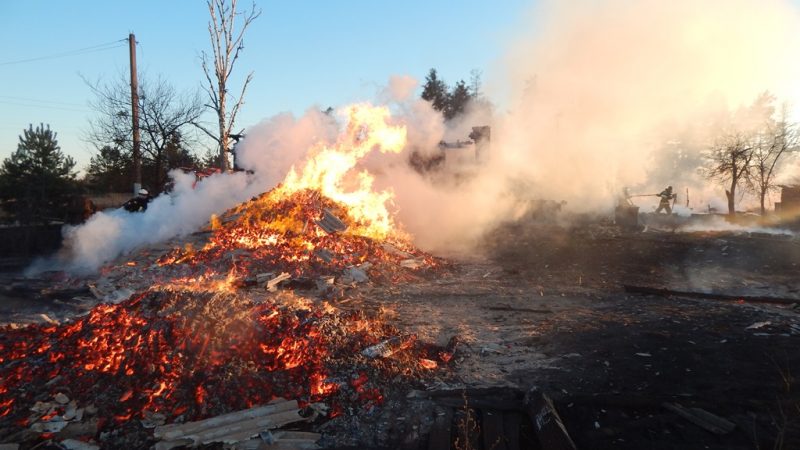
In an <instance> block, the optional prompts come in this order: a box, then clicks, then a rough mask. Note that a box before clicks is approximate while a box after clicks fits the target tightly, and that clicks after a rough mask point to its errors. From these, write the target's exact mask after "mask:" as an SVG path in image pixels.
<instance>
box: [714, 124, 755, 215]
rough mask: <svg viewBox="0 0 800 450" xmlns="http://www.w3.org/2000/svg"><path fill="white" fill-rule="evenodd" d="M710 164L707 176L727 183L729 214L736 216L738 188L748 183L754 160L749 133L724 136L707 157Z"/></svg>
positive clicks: (731, 133)
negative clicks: (744, 182)
mask: <svg viewBox="0 0 800 450" xmlns="http://www.w3.org/2000/svg"><path fill="white" fill-rule="evenodd" d="M706 157H707V159H708V161H709V164H708V166H707V167H706V168H705V171H704V172H705V175H706V177H708V178H709V179H714V180H718V181H720V182H722V183H726V184H727V185H728V188H727V189H726V190H725V196H726V197H727V198H728V214H730V215H731V216H733V215H735V214H736V205H735V199H736V188H737V187H738V186H739V184H740V183H741V182H743V181H747V180H748V179H749V178H748V173H749V172H750V170H751V161H752V160H753V139H752V136H751V135H750V134H748V133H744V132H740V131H733V132H728V133H726V134H724V135H723V136H722V137H720V138H719V139H717V141H716V142H715V143H714V144H713V145H712V146H711V149H710V152H709V153H708V154H707V155H706Z"/></svg>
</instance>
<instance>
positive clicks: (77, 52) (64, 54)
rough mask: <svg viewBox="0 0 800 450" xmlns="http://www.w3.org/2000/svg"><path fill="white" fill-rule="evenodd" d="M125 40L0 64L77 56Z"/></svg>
mask: <svg viewBox="0 0 800 450" xmlns="http://www.w3.org/2000/svg"><path fill="white" fill-rule="evenodd" d="M127 41H128V38H125V39H119V40H116V41H112V42H106V43H105V44H98V45H93V46H91V47H84V48H79V49H77V50H68V51H66V52H62V53H55V54H52V55H47V56H38V57H35V58H26V59H18V60H14V61H5V62H0V66H10V65H12V64H22V63H27V62H33V61H42V60H46V59H56V58H64V57H67V56H77V55H84V54H87V53H95V52H102V51H106V50H111V49H115V48H119V47H122V46H124V45H125V44H124V42H127Z"/></svg>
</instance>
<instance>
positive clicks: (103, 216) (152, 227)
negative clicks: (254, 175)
mask: <svg viewBox="0 0 800 450" xmlns="http://www.w3.org/2000/svg"><path fill="white" fill-rule="evenodd" d="M170 176H171V177H172V178H173V179H174V181H175V188H174V190H173V191H172V192H171V193H170V194H162V195H160V196H158V197H156V198H155V199H153V200H152V201H151V202H150V204H149V205H148V207H147V210H146V211H144V212H138V213H130V212H127V211H125V210H124V209H115V210H111V211H100V212H98V213H96V214H94V215H93V216H92V217H91V218H89V220H88V221H87V222H86V223H85V224H82V225H79V226H75V227H71V226H70V227H66V228H65V231H64V247H63V248H62V249H61V251H60V252H59V254H58V256H57V257H56V259H55V260H48V261H40V262H39V263H37V264H36V265H34V266H33V267H32V268H31V271H33V272H36V271H38V270H43V269H47V268H50V267H53V266H54V265H55V266H58V267H60V268H61V269H64V270H69V271H72V272H77V273H86V272H93V271H95V270H96V269H97V268H99V267H100V266H101V265H103V264H104V263H107V262H109V261H111V260H113V259H115V258H117V257H118V256H120V255H124V254H127V253H129V252H131V251H133V250H135V249H137V248H140V247H142V246H144V245H147V244H153V243H157V242H163V241H166V240H168V239H170V238H173V237H176V236H182V235H186V234H188V233H191V232H193V231H196V230H197V229H198V228H200V227H201V226H202V225H204V224H206V223H207V222H208V221H209V218H210V217H211V214H215V213H221V212H223V211H225V210H226V209H228V208H231V207H233V206H234V205H236V204H237V203H239V202H241V201H244V200H246V199H247V198H249V197H251V196H252V195H254V194H255V193H257V192H259V188H258V186H257V184H256V183H253V182H252V180H248V176H247V175H246V174H244V173H236V174H215V175H212V176H210V177H208V178H206V179H204V180H202V181H201V182H199V183H196V185H195V177H194V175H188V174H184V173H183V172H181V171H173V172H171V173H170Z"/></svg>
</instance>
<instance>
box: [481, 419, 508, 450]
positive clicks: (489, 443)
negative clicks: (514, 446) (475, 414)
mask: <svg viewBox="0 0 800 450" xmlns="http://www.w3.org/2000/svg"><path fill="white" fill-rule="evenodd" d="M481 417H482V419H483V430H482V431H483V448H485V449H492V450H508V446H506V441H507V439H506V436H505V434H506V433H505V430H504V428H503V412H502V411H493V410H490V409H485V410H483V414H482V416H481Z"/></svg>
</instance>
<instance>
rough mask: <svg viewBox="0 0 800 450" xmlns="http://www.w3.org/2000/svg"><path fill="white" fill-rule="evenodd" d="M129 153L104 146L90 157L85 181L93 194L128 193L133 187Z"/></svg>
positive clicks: (117, 148)
mask: <svg viewBox="0 0 800 450" xmlns="http://www.w3.org/2000/svg"><path fill="white" fill-rule="evenodd" d="M132 165H133V161H132V159H131V155H130V152H125V151H123V150H121V149H120V148H119V147H111V146H108V145H106V146H104V147H103V148H101V149H100V153H98V154H97V155H95V156H92V159H91V160H90V161H89V168H88V169H87V170H86V178H85V181H86V183H87V184H88V185H89V187H90V188H91V189H92V190H94V191H95V192H128V191H129V190H130V187H131V185H133V180H132V173H133V168H132Z"/></svg>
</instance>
